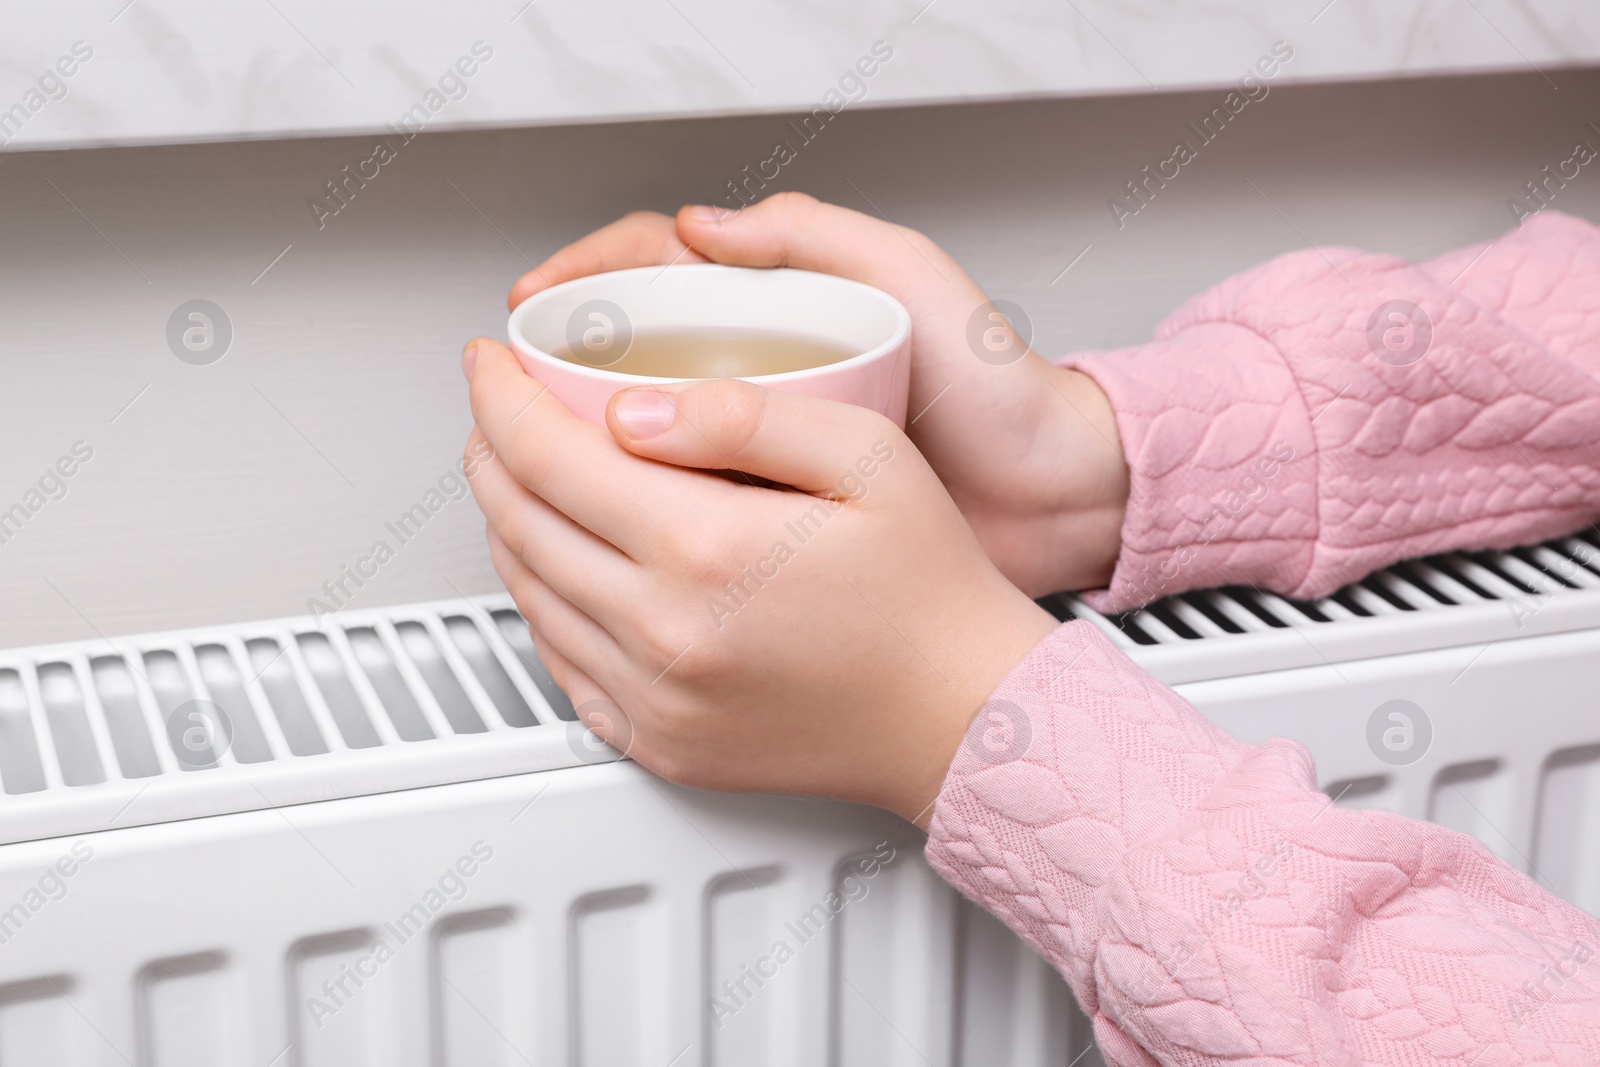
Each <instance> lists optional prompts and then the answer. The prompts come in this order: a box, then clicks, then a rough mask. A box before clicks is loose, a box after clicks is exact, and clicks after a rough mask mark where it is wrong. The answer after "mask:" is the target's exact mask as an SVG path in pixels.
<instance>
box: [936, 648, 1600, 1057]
mask: <svg viewBox="0 0 1600 1067" xmlns="http://www.w3.org/2000/svg"><path fill="white" fill-rule="evenodd" d="M927 855H928V859H929V861H930V862H931V863H932V864H933V866H934V867H935V868H936V869H937V870H938V871H939V872H940V874H942V875H943V876H944V877H945V878H946V879H947V880H949V881H950V882H951V883H952V884H954V885H955V886H956V887H957V888H959V889H960V890H961V891H962V892H963V893H965V894H966V895H967V896H969V897H971V898H972V899H973V900H974V901H976V902H977V903H978V904H980V905H982V906H983V907H985V908H987V909H989V910H990V911H992V912H993V913H994V914H996V915H998V916H999V917H1000V918H1001V919H1002V920H1004V921H1005V922H1006V923H1007V924H1008V925H1009V926H1010V927H1011V928H1012V929H1013V930H1015V931H1016V932H1017V933H1018V934H1020V935H1021V936H1022V937H1023V938H1024V939H1025V940H1026V941H1027V942H1028V943H1029V944H1031V945H1032V946H1033V947H1034V948H1035V949H1037V950H1038V951H1039V952H1040V953H1041V954H1043V955H1044V957H1045V958H1046V959H1048V960H1050V961H1051V962H1052V963H1053V964H1054V965H1055V966H1056V967H1057V968H1058V969H1059V970H1060V971H1061V973H1062V974H1063V975H1064V976H1065V977H1066V979H1067V981H1068V982H1069V983H1070V984H1071V986H1072V989H1073V992H1074V993H1075V994H1076V995H1077V997H1078V1001H1079V1003H1080V1004H1082V1005H1083V1008H1084V1010H1085V1011H1086V1012H1087V1013H1088V1015H1089V1017H1090V1018H1091V1019H1092V1020H1093V1022H1094V1029H1095V1037H1096V1041H1097V1044H1098V1045H1099V1048H1100V1051H1101V1054H1102V1055H1103V1056H1104V1057H1105V1059H1106V1061H1107V1063H1109V1064H1112V1065H1114V1067H1153V1065H1154V1064H1158V1063H1159V1064H1167V1065H1171V1064H1181V1065H1184V1067H1206V1065H1214V1064H1228V1065H1230V1067H1243V1065H1246V1064H1248V1065H1250V1067H1269V1065H1283V1067H1288V1065H1294V1067H1335V1065H1337V1067H1372V1065H1380V1064H1381V1065H1386V1067H1412V1065H1415V1067H1422V1065H1428V1067H1439V1065H1442V1064H1451V1065H1455V1067H1507V1065H1511V1064H1548V1065H1551V1067H1580V1065H1586V1067H1593V1065H1595V1064H1600V922H1596V921H1595V920H1594V919H1592V918H1590V917H1589V916H1587V915H1585V914H1584V913H1583V912H1581V911H1579V910H1578V909H1577V908H1574V907H1572V906H1571V905H1568V904H1566V903H1564V902H1562V901H1560V900H1558V899H1556V898H1555V897H1553V896H1551V895H1550V894H1548V893H1546V892H1544V891H1543V890H1541V889H1540V888H1539V887H1538V886H1536V885H1535V884H1534V883H1533V882H1532V881H1530V880H1529V879H1528V878H1526V877H1525V876H1523V875H1521V874H1519V873H1517V872H1516V871H1514V870H1512V869H1511V868H1509V867H1507V866H1506V865H1505V864H1504V863H1502V862H1501V861H1500V860H1499V859H1497V858H1496V857H1495V856H1494V855H1493V854H1491V853H1490V852H1489V851H1488V850H1486V849H1485V848H1483V847H1482V846H1481V845H1479V844H1478V843H1477V842H1475V841H1473V840H1472V839H1471V838H1468V837H1465V836H1463V835H1461V834H1458V833H1455V832H1453V831H1450V830H1446V829H1443V828H1442V827H1438V826H1434V825H1430V824H1427V823H1421V822H1415V821H1412V820H1409V819H1405V818H1402V817H1400V816H1398V815H1393V814H1390V813H1387V812H1374V811H1348V810H1345V809H1342V808H1335V807H1333V806H1332V805H1331V803H1330V801H1329V799H1328V798H1327V797H1326V796H1324V795H1323V794H1322V793H1320V792H1319V791H1318V790H1317V786H1316V779H1315V775H1314V773H1313V769H1312V766H1311V761H1310V759H1309V757H1308V756H1307V754H1306V752H1305V750H1304V749H1303V748H1301V747H1300V745H1298V744H1296V743H1295V742H1293V741H1286V740H1277V741H1270V742H1268V743H1266V744H1264V745H1247V744H1243V743H1240V742H1238V741H1234V740H1232V739H1231V738H1229V737H1228V736H1227V735H1225V734H1224V733H1222V732H1221V731H1220V730H1218V729H1217V728H1216V727H1214V726H1212V725H1211V724H1210V723H1209V722H1207V721H1206V720H1205V719H1204V718H1203V717H1202V716H1201V715H1200V714H1199V713H1198V712H1196V711H1195V710H1194V709H1193V708H1192V707H1191V706H1190V705H1189V704H1188V703H1187V702H1186V701H1184V700H1183V698H1181V697H1179V696H1178V695H1177V694H1176V693H1174V692H1172V691H1171V690H1170V689H1167V688H1165V687H1164V686H1162V685H1160V684H1158V683H1157V682H1155V681H1153V680H1152V679H1150V678H1149V677H1148V676H1146V675H1145V674H1144V673H1143V672H1141V671H1140V670H1139V669H1138V668H1137V667H1135V666H1134V665H1133V664H1132V663H1131V662H1129V661H1128V660H1127V659H1126V658H1125V657H1123V655H1122V654H1121V653H1120V652H1118V651H1117V650H1116V649H1115V648H1114V647H1113V646H1112V645H1111V644H1110V643H1109V642H1108V641H1107V640H1106V639H1105V638H1104V637H1103V635H1101V634H1100V632H1099V631H1098V630H1095V629H1094V628H1093V627H1092V626H1090V625H1089V624H1088V623H1085V622H1081V621H1078V622H1069V623H1067V624H1065V625H1063V626H1062V627H1061V628H1060V629H1058V630H1056V631H1055V633H1054V634H1052V635H1051V636H1050V637H1048V638H1046V639H1045V640H1044V641H1043V642H1041V643H1040V645H1039V646H1038V647H1037V648H1035V649H1034V651H1033V652H1032V653H1030V654H1029V656H1028V657H1027V658H1026V659H1025V660H1023V662H1022V663H1020V664H1019V665H1018V666H1017V667H1016V668H1014V669H1013V670H1012V672H1011V673H1010V674H1009V675H1008V676H1007V677H1006V679H1005V681H1004V682H1003V683H1002V684H1001V686H1000V687H999V689H997V690H996V691H995V693H994V695H993V696H992V697H991V698H990V700H989V702H988V703H987V704H985V706H984V708H983V710H982V711H981V712H980V713H979V716H978V718H977V720H976V721H975V722H974V723H973V726H972V729H971V731H969V733H968V735H967V739H966V742H965V744H964V745H963V747H962V749H961V750H960V752H959V754H958V755H957V757H956V760H955V762H954V764H953V765H952V766H951V769H950V773H949V776H948V778H947V779H946V781H945V785H944V789H943V791H942V792H941V794H940V796H939V799H938V802H937V804H936V805H935V807H934V812H933V817H932V825H931V828H930V834H929V840H928V848H927Z"/></svg>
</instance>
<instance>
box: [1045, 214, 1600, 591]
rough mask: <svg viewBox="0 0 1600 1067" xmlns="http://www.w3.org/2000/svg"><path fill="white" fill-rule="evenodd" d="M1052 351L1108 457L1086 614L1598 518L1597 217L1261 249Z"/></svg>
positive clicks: (1330, 585) (1303, 580)
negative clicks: (1406, 239) (1438, 251)
mask: <svg viewBox="0 0 1600 1067" xmlns="http://www.w3.org/2000/svg"><path fill="white" fill-rule="evenodd" d="M1408 305H1409V306H1411V307H1415V308H1419V309H1421V314H1420V315H1415V314H1410V313H1408V311H1407V306H1408ZM1380 357H1381V358H1380ZM1064 362H1065V365H1067V366H1071V367H1076V368H1078V369H1080V370H1082V371H1084V372H1086V373H1087V374H1089V375H1090V376H1091V377H1093V378H1094V379H1095V380H1096V381H1097V382H1098V383H1099V384H1100V386H1101V388H1103V389H1104V390H1105V391H1106V393H1107V395H1108V396H1109V397H1110V399H1111V403H1112V406H1113V407H1114V408H1115V409H1116V413H1117V425H1118V429H1119V431H1120V433H1121V436H1122V442H1123V447H1124V452H1125V454H1126V456H1127V460H1128V465H1129V468H1130V472H1131V479H1132V481H1131V493H1130V497H1129V501H1128V509H1127V514H1126V518H1125V520H1124V523H1123V529H1122V553H1121V556H1120V557H1119V559H1118V562H1117V567H1116V570H1115V573H1114V574H1113V576H1112V579H1111V583H1110V586H1109V587H1108V588H1107V589H1104V590H1098V591H1095V592H1092V593H1090V594H1088V596H1087V599H1088V601H1089V603H1090V604H1091V605H1092V606H1094V607H1096V608H1098V609H1100V610H1102V611H1122V610H1127V609H1129V608H1132V607H1136V606H1138V605H1139V604H1142V603H1145V602H1147V601H1150V600H1154V599H1156V598H1158V597H1161V596H1164V595H1167V594H1170V593H1176V592H1181V591H1183V590H1185V589H1193V588H1203V587H1210V586H1218V585H1228V584H1234V583H1240V584H1242V583H1256V584H1261V585H1265V586H1267V587H1269V588H1272V589H1273V590H1275V591H1277V592H1280V593H1283V594H1285V595H1287V596H1291V597H1318V596H1323V595H1326V594H1328V593H1331V592H1333V591H1334V590H1335V589H1337V588H1338V587H1339V586H1341V585H1344V584H1345V583H1347V582H1350V581H1354V580H1356V579H1358V578H1360V577H1362V576H1364V575H1365V574H1367V573H1369V572H1371V571H1373V570H1376V569H1377V568H1379V567H1383V566H1386V565H1387V564H1389V563H1392V562H1394V561H1396V560H1399V559H1404V558H1407V557H1411V556H1419V555H1426V554H1428V553H1432V552H1440V551H1445V550H1448V549H1456V548H1505V547H1510V546H1512V545H1516V544H1525V543H1528V542H1530V541H1536V540H1541V539H1544V538H1547V537H1554V536H1557V535H1559V534H1564V533H1569V532H1571V531H1573V530H1576V529H1580V528H1582V527H1583V526H1584V525H1585V524H1587V523H1588V522H1591V521H1592V520H1593V519H1594V518H1595V517H1596V515H1597V514H1600V504H1597V502H1600V229H1597V228H1596V227H1595V226H1593V225H1591V224H1589V223H1587V222H1584V221H1582V220H1580V219H1575V218H1572V217H1570V216H1566V215H1561V214H1557V213H1554V212H1546V213H1544V214H1540V215H1538V216H1535V217H1534V218H1533V219H1531V220H1529V221H1528V222H1526V223H1525V224H1524V225H1523V226H1522V227H1521V228H1519V229H1517V230H1514V231H1512V232H1511V233H1509V234H1507V235H1505V236H1503V237H1501V238H1499V239H1498V240H1496V241H1493V242H1490V243H1488V244H1486V245H1478V246H1474V247H1472V248H1465V249H1462V250H1460V251H1458V252H1452V253H1450V254H1448V255H1445V256H1441V257H1439V258H1438V259H1435V260H1432V261H1430V262H1426V263H1418V264H1412V263H1407V262H1406V261H1404V260H1400V259H1396V258H1394V257H1392V256H1379V255H1371V254H1368V253H1364V252H1360V251H1357V250H1355V249H1345V248H1324V249H1308V250H1306V251H1303V252H1296V253H1293V254H1290V255H1286V256H1282V257H1280V258H1278V259H1275V260H1273V261H1272V262H1270V263H1267V264H1265V265H1263V266H1261V267H1258V268H1256V269H1254V270H1251V271H1247V272H1245V273H1244V274H1240V275H1238V276H1236V277H1233V278H1230V279H1229V280H1227V281H1226V282H1224V283H1223V284H1221V285H1219V286H1218V287H1217V288H1215V289H1213V290H1211V291H1210V292H1207V293H1205V294H1203V295H1201V296H1199V297H1197V298H1195V299H1194V300H1191V301H1190V302H1189V303H1187V304H1185V305H1184V306H1183V307H1181V308H1179V309H1178V310H1177V311H1176V312H1175V313H1173V314H1172V315H1171V316H1170V317H1168V318H1167V320H1166V321H1164V322H1163V323H1162V324H1161V325H1160V327H1158V328H1157V330H1156V334H1155V340H1154V341H1152V342H1151V343H1150V344H1147V345H1140V346H1136V347H1133V348H1124V349H1118V350H1115V351H1109V352H1090V353H1082V354H1079V355H1075V356H1072V357H1070V358H1069V359H1067V360H1065V361H1064Z"/></svg>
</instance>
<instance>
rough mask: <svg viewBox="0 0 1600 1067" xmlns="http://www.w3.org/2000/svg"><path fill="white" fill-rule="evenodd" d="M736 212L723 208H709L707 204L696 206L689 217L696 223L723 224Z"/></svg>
mask: <svg viewBox="0 0 1600 1067" xmlns="http://www.w3.org/2000/svg"><path fill="white" fill-rule="evenodd" d="M734 214H735V213H734V212H732V211H729V210H728V209H727V208H723V207H709V206H707V205H705V204H695V205H694V206H693V207H691V208H690V209H689V217H690V218H691V219H694V220H695V221H696V222H721V221H723V220H724V219H731V218H733V216H734Z"/></svg>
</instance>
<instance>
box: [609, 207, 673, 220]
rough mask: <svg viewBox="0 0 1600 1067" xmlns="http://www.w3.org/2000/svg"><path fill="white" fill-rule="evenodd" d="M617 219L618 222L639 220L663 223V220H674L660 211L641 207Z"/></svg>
mask: <svg viewBox="0 0 1600 1067" xmlns="http://www.w3.org/2000/svg"><path fill="white" fill-rule="evenodd" d="M617 221H618V222H632V223H639V222H648V223H662V222H671V221H672V220H671V219H670V218H668V217H667V216H666V215H663V214H662V213H661V212H659V211H645V210H643V209H640V210H638V211H630V212H628V213H627V214H626V215H624V216H622V217H621V218H620V219H618V220H617Z"/></svg>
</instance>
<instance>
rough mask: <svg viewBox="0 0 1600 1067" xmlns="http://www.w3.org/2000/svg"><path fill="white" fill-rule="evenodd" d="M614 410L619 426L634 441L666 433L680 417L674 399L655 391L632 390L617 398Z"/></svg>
mask: <svg viewBox="0 0 1600 1067" xmlns="http://www.w3.org/2000/svg"><path fill="white" fill-rule="evenodd" d="M613 410H614V412H615V414H616V416H617V425H618V426H621V427H622V432H623V433H625V434H627V435H628V436H629V437H632V438H633V439H634V440H643V439H644V438H646V437H655V436H656V435H657V434H660V433H664V432H665V431H666V430H667V428H668V427H670V426H671V425H672V420H673V419H675V418H677V416H678V407H677V405H676V404H674V403H673V402H672V398H671V397H669V396H667V394H665V393H658V392H656V391H655V390H654V389H630V390H629V391H627V392H625V393H623V394H622V395H620V396H618V397H617V406H616V408H615V409H613Z"/></svg>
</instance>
